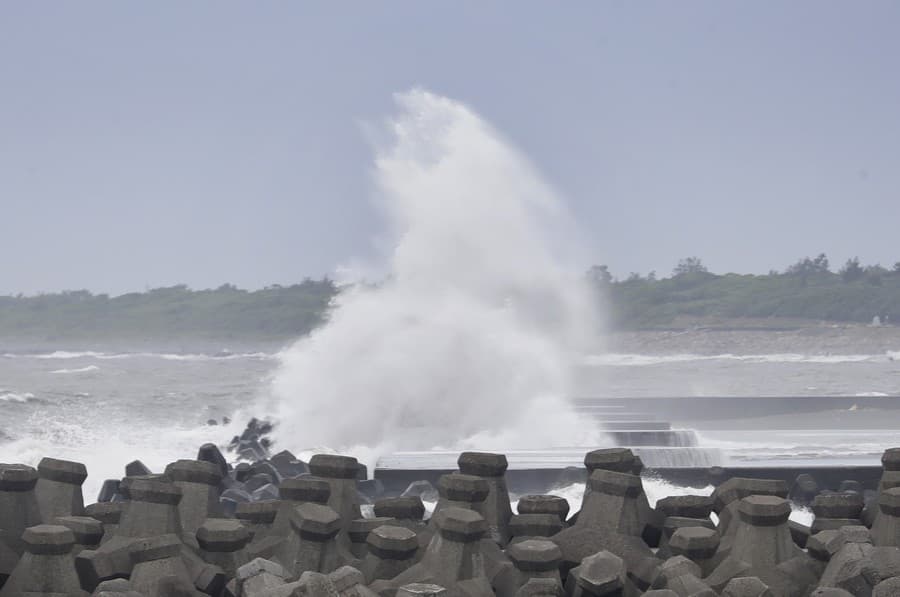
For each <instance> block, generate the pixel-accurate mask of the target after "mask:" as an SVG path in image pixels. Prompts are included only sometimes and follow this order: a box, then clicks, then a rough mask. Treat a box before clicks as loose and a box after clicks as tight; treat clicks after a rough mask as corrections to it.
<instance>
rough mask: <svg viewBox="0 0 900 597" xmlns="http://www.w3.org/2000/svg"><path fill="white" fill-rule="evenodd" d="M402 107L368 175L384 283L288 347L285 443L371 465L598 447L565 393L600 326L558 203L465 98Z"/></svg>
mask: <svg viewBox="0 0 900 597" xmlns="http://www.w3.org/2000/svg"><path fill="white" fill-rule="evenodd" d="M396 101H397V105H398V113H397V114H396V115H395V116H394V117H393V118H392V119H390V120H389V122H388V124H387V137H388V138H389V141H388V142H387V143H384V144H382V145H379V146H378V147H376V157H375V168H374V181H375V186H376V188H377V205H378V207H379V208H380V211H381V212H382V214H383V216H384V219H385V221H386V224H387V226H386V228H387V235H388V237H389V243H388V244H389V246H390V251H389V253H388V254H387V255H386V256H385V257H384V261H383V263H381V264H377V265H378V266H380V269H381V271H382V272H386V274H384V275H383V276H381V277H380V280H381V281H380V282H377V283H374V284H373V283H357V284H351V285H349V286H348V287H346V288H345V290H344V291H343V292H342V293H341V294H340V296H339V297H338V299H337V300H336V301H335V304H334V305H333V310H332V311H331V314H330V317H329V321H328V323H327V324H326V325H325V326H323V327H322V328H320V329H318V330H316V331H314V332H313V333H312V334H311V335H310V336H308V337H306V338H303V339H301V340H300V341H298V342H297V343H296V344H295V345H293V346H292V347H291V348H289V349H287V350H285V351H284V352H283V353H282V354H281V363H280V366H279V367H278V368H277V370H276V372H275V374H274V377H273V380H272V383H271V388H270V396H269V398H270V399H271V400H272V405H274V406H271V411H270V412H272V413H273V418H274V420H276V421H277V422H278V426H277V429H276V434H277V437H276V439H277V442H278V445H280V446H283V447H287V448H291V449H294V450H298V451H299V450H302V449H303V448H308V447H324V446H327V447H330V448H332V449H336V450H341V451H344V452H350V453H353V454H355V455H357V456H358V457H360V458H362V459H363V460H368V461H369V462H370V464H371V462H372V460H373V459H374V458H375V457H377V455H378V454H379V453H384V452H385V451H388V450H397V449H404V450H420V449H430V448H435V447H442V448H471V449H493V450H503V449H514V448H521V447H531V448H535V447H551V446H559V445H595V444H596V443H597V442H598V441H599V439H600V438H598V437H597V431H596V430H595V429H592V428H591V427H590V426H589V425H588V426H585V425H584V423H583V422H580V421H579V420H578V418H577V417H576V415H575V414H574V413H573V412H572V410H571V409H570V407H569V406H568V404H567V400H566V397H567V396H568V395H570V391H571V384H572V376H571V373H572V366H573V364H574V363H575V362H576V359H577V355H579V354H584V352H585V351H589V350H590V349H592V348H595V346H593V345H592V343H593V342H594V341H595V339H596V335H597V327H596V326H597V318H596V313H595V311H594V307H595V304H596V301H595V300H594V299H593V298H592V297H591V295H590V293H589V291H588V288H587V285H586V283H585V281H584V278H583V276H582V275H581V274H580V272H578V271H573V270H570V269H568V268H567V267H566V266H565V265H563V263H564V259H563V257H562V254H563V253H564V252H565V251H568V250H570V249H571V247H572V246H576V245H577V241H576V240H575V239H576V235H574V234H573V226H572V223H571V221H570V219H569V217H568V214H567V212H566V209H565V206H564V204H563V203H562V202H561V201H560V199H559V198H558V196H557V195H556V194H555V192H554V191H553V190H552V189H551V188H550V187H549V186H548V185H547V184H546V183H545V182H544V181H543V180H541V178H540V176H539V175H538V174H537V172H536V171H535V170H534V168H533V167H532V166H531V165H530V164H529V163H528V161H527V160H526V159H525V158H524V157H523V156H522V155H521V154H520V153H519V152H518V151H517V150H516V149H515V148H513V147H512V146H510V145H509V144H508V143H506V142H505V141H504V140H503V139H502V138H501V137H500V136H499V135H498V134H497V133H496V132H495V131H494V130H493V129H492V127H491V126H490V125H489V124H487V123H486V122H485V121H484V120H482V119H481V118H479V116H478V115H476V114H475V113H474V112H472V111H471V110H470V109H469V108H467V107H466V106H465V105H463V104H461V103H459V102H456V101H454V100H451V99H448V98H445V97H441V96H438V95H435V94H432V93H429V92H427V91H423V90H420V89H414V90H412V91H409V92H407V93H403V94H399V95H397V96H396ZM370 279H371V278H370Z"/></svg>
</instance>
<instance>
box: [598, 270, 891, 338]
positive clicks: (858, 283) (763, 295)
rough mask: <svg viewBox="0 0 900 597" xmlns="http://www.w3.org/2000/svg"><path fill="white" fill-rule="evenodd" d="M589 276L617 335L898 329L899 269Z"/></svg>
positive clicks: (600, 273) (605, 272)
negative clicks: (711, 325) (679, 325)
mask: <svg viewBox="0 0 900 597" xmlns="http://www.w3.org/2000/svg"><path fill="white" fill-rule="evenodd" d="M588 275H589V278H590V280H591V281H592V283H593V284H595V285H596V287H597V289H598V290H599V291H600V292H601V293H602V294H603V295H604V296H605V297H606V302H607V304H608V309H609V316H610V323H611V325H612V326H613V327H617V328H642V327H658V326H666V325H669V324H671V323H672V322H674V321H677V320H679V319H684V318H685V317H694V318H714V319H719V320H723V319H724V320H727V319H739V318H740V319H763V318H764V319H773V318H779V319H781V318H791V319H805V320H819V321H832V322H855V323H870V322H872V321H873V319H874V318H875V317H877V318H879V320H880V321H881V322H883V323H894V322H900V264H898V265H897V266H895V267H894V268H892V269H890V270H889V269H886V268H883V267H880V266H868V267H864V266H862V265H860V263H859V261H858V260H857V259H851V260H849V261H848V262H847V263H846V264H845V265H844V266H843V267H842V268H841V269H840V270H839V271H837V272H832V271H830V269H829V264H828V259H827V258H826V257H825V256H824V255H819V256H818V257H817V258H815V259H809V258H806V259H802V260H800V261H798V262H797V263H796V264H794V265H792V266H791V267H789V268H787V269H786V270H785V271H784V272H774V271H773V272H770V273H769V274H767V275H741V274H724V275H717V274H713V273H710V272H709V271H707V270H706V268H705V267H704V266H703V264H702V263H701V262H700V260H699V259H696V258H690V259H685V260H682V261H681V262H680V263H679V265H678V266H677V267H676V268H675V271H674V272H673V274H672V275H671V276H670V277H668V278H662V279H658V278H657V277H656V276H655V275H653V274H651V275H649V276H640V275H637V274H632V275H630V276H629V277H628V278H626V279H624V280H614V279H612V277H611V276H610V274H609V273H608V270H607V269H606V268H605V267H604V266H595V267H594V268H591V270H590V272H589V274H588Z"/></svg>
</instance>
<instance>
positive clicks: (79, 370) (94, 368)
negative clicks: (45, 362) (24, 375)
mask: <svg viewBox="0 0 900 597" xmlns="http://www.w3.org/2000/svg"><path fill="white" fill-rule="evenodd" d="M99 370H100V367H98V366H97V365H88V366H87V367H78V368H76V369H57V370H55V371H51V372H50V373H88V372H90V371H99Z"/></svg>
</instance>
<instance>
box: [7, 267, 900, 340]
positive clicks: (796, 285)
mask: <svg viewBox="0 0 900 597" xmlns="http://www.w3.org/2000/svg"><path fill="white" fill-rule="evenodd" d="M587 277H588V281H589V283H590V284H591V285H592V286H593V287H594V288H595V289H596V291H597V293H598V301H601V302H602V304H603V307H604V309H605V310H606V312H607V313H608V315H609V322H610V324H611V326H612V327H613V328H617V329H639V328H648V327H666V326H670V325H672V324H673V322H677V321H679V320H683V319H684V318H717V319H737V318H741V319H747V318H750V319H754V318H755V319H760V320H762V319H771V318H793V319H807V320H819V321H833V322H857V323H869V322H871V321H872V320H873V318H875V317H878V318H879V319H880V320H881V322H883V323H889V324H894V323H895V322H897V323H900V263H897V264H895V265H894V266H893V267H891V268H885V267H881V266H879V265H863V264H861V263H860V261H859V259H856V258H853V259H849V260H848V261H847V262H846V263H844V264H843V265H842V266H841V267H839V268H837V269H836V270H835V271H832V268H831V266H830V263H829V261H828V258H827V257H826V256H825V255H818V256H817V257H814V258H809V257H806V258H803V259H800V260H798V261H797V262H796V263H794V264H792V265H791V266H789V267H787V268H786V269H785V270H784V271H771V272H769V273H768V274H765V275H750V274H747V275H742V274H733V273H729V274H715V273H712V272H710V271H709V270H708V269H707V268H706V267H705V266H704V264H703V262H702V261H701V260H700V259H699V258H697V257H689V258H686V259H682V260H681V261H679V262H678V263H677V265H676V266H675V268H674V270H673V271H672V273H671V274H670V275H669V276H668V277H658V276H657V275H656V274H655V273H654V272H651V273H649V274H647V275H640V274H637V273H632V274H629V275H628V276H626V277H624V278H623V279H619V278H617V277H615V276H613V275H612V273H611V272H610V271H609V268H608V267H607V266H605V265H596V266H593V267H591V268H590V269H589V270H588V272H587ZM339 291H340V289H339V287H338V286H337V285H335V283H334V282H333V281H331V280H329V279H327V278H325V279H322V280H310V279H306V280H304V281H303V282H301V283H299V284H294V285H291V286H269V287H266V288H263V289H261V290H255V291H248V290H242V289H240V288H237V287H235V286H233V285H231V284H224V285H222V286H220V287H219V288H216V289H210V290H191V289H190V288H188V287H187V286H185V285H178V286H171V287H166V288H156V289H153V290H148V291H146V292H134V293H129V294H123V295H121V296H115V297H110V296H108V295H106V294H93V293H91V292H89V291H87V290H78V291H66V292H60V293H53V294H40V295H37V296H22V295H19V296H0V339H3V338H23V337H24V338H39V339H43V340H58V339H63V340H65V339H96V340H102V339H105V338H111V337H117V338H143V339H176V338H184V337H198V338H210V339H228V338H238V339H240V338H246V339H273V340H280V339H290V338H294V337H297V336H300V335H303V334H306V333H308V332H309V331H311V330H312V329H314V328H315V327H316V326H318V325H320V324H322V323H323V322H324V321H325V320H326V318H327V316H328V308H329V305H330V304H331V301H332V300H333V299H334V297H335V296H336V295H337V294H338V292H339Z"/></svg>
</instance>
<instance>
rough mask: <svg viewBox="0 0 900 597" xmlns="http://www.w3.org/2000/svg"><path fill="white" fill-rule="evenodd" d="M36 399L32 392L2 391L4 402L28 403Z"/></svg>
mask: <svg viewBox="0 0 900 597" xmlns="http://www.w3.org/2000/svg"><path fill="white" fill-rule="evenodd" d="M32 398H34V394H32V393H31V392H21V393H17V392H10V391H7V390H0V401H2V402H28V401H29V400H31V399H32Z"/></svg>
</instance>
